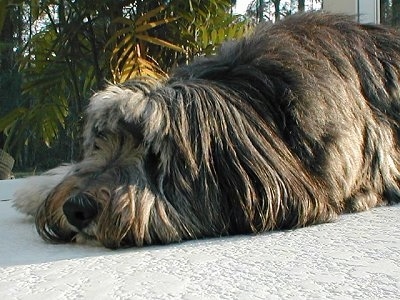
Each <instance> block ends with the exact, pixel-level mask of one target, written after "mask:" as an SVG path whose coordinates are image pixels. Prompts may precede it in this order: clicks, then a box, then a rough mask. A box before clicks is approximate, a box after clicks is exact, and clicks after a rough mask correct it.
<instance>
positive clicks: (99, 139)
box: [93, 131, 107, 150]
mask: <svg viewBox="0 0 400 300" xmlns="http://www.w3.org/2000/svg"><path fill="white" fill-rule="evenodd" d="M106 139H107V135H106V133H105V132H104V131H97V132H96V137H95V139H94V147H93V148H94V150H100V149H101V145H102V144H103V143H104V141H105V140H106Z"/></svg>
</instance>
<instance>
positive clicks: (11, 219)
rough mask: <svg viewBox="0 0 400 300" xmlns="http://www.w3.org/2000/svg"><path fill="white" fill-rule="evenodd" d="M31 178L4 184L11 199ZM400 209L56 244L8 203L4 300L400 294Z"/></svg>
mask: <svg viewBox="0 0 400 300" xmlns="http://www.w3.org/2000/svg"><path fill="white" fill-rule="evenodd" d="M20 184H23V181H13V182H12V183H11V182H10V181H8V182H7V181H0V195H3V196H2V198H4V199H6V198H8V196H7V195H8V194H10V193H11V192H12V189H15V188H17V187H18V185H20ZM399 224H400V206H395V207H382V208H378V209H374V210H372V211H369V212H365V213H360V214H353V215H344V216H342V217H341V218H340V219H339V220H338V221H337V222H335V223H331V224H323V225H318V226H313V227H309V228H304V229H298V230H294V231H285V232H273V233H266V234H261V235H256V236H236V237H228V238H219V239H208V240H198V241H190V242H185V243H181V244H175V245H169V246H157V247H147V248H141V249H137V248H132V249H126V250H118V251H111V250H107V249H103V248H96V247H89V246H79V245H53V244H47V243H45V242H43V241H42V240H41V239H40V238H39V236H38V235H37V234H36V231H35V228H34V225H33V220H32V219H31V218H28V217H25V216H23V215H21V214H19V213H18V212H16V211H14V209H13V208H12V207H11V202H10V201H4V200H3V201H0V234H1V239H0V240H1V243H0V298H1V299H7V300H8V299H78V298H80V299H82V298H83V299H399V297H400V230H399V229H400V225H399Z"/></svg>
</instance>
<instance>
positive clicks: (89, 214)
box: [63, 194, 98, 230]
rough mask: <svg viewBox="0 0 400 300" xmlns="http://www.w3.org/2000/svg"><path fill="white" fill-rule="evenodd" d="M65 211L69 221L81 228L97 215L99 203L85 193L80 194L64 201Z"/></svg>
mask: <svg viewBox="0 0 400 300" xmlns="http://www.w3.org/2000/svg"><path fill="white" fill-rule="evenodd" d="M63 212H64V214H65V216H66V218H67V220H68V222H69V223H70V224H71V225H73V226H75V227H76V228H77V229H79V230H81V229H83V228H85V227H87V226H88V225H89V224H90V222H91V221H93V219H94V218H95V217H96V216H97V214H98V205H97V202H96V200H95V199H93V198H91V197H89V196H87V195H85V194H78V195H76V196H73V197H71V198H69V199H68V200H67V201H66V202H65V203H64V206H63Z"/></svg>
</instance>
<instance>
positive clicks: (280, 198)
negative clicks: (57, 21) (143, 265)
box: [14, 13, 400, 248]
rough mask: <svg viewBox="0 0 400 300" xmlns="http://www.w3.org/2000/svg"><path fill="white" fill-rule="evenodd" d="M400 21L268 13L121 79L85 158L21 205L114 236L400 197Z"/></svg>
mask: <svg viewBox="0 0 400 300" xmlns="http://www.w3.org/2000/svg"><path fill="white" fill-rule="evenodd" d="M399 76H400V35H399V34H398V33H397V32H395V31H394V30H392V29H387V28H383V27H379V26H373V25H360V24H357V23H355V22H353V21H351V20H350V19H349V18H347V17H344V16H338V15H328V14H323V13H310V14H303V15H295V16H292V17H288V18H286V19H285V20H284V21H282V22H279V23H277V24H275V25H271V24H264V25H260V26H258V28H257V29H256V30H255V32H254V33H253V34H252V35H251V36H249V37H246V38H244V39H241V40H239V41H236V42H230V43H226V44H224V45H223V46H222V48H221V50H220V51H219V54H218V55H215V56H211V57H207V58H200V59H198V60H196V61H195V62H193V63H192V64H189V65H188V66H184V67H181V68H178V69H177V70H176V71H175V73H174V74H173V75H172V76H171V77H170V78H169V79H168V80H166V81H165V82H158V83H157V82H154V81H153V80H150V79H146V78H142V79H137V80H135V81H131V82H127V83H126V84H123V85H118V86H117V85H111V86H109V87H108V88H106V89H105V90H104V91H101V92H99V93H97V94H95V95H94V96H93V97H92V99H91V102H90V104H89V106H88V108H87V116H86V118H87V119H86V121H87V122H86V126H85V128H84V133H83V136H84V158H83V160H82V161H80V162H78V163H76V164H72V165H66V166H62V167H59V168H56V169H54V170H51V171H49V172H48V173H46V174H44V175H43V176H39V177H36V178H32V179H31V182H30V183H27V187H26V188H25V189H22V190H20V191H19V192H18V193H17V194H16V196H15V199H14V201H15V202H14V205H15V206H16V207H17V208H18V209H19V210H20V211H22V212H25V213H28V214H32V215H34V216H35V217H36V226H37V230H38V232H39V233H40V235H41V236H42V237H43V238H44V239H45V240H48V241H56V242H71V241H75V242H88V241H95V242H97V243H99V244H102V245H103V246H105V247H109V248H118V247H127V246H142V245H148V244H166V243H171V242H178V241H182V240H188V239H198V238H203V237H213V236H222V235H231V234H244V233H256V232H263V231H268V230H274V229H287V228H297V227H303V226H307V225H311V224H317V223H323V222H329V221H332V220H334V219H335V218H336V217H337V216H338V214H341V213H345V212H358V211H363V210H366V209H369V208H371V207H375V206H380V205H384V204H391V203H397V202H399V201H400V198H399V196H400V190H399V179H400V174H399V166H400V164H399V159H400V158H399V144H398V140H399V121H400V98H399V97H400V86H399V84H400V82H399Z"/></svg>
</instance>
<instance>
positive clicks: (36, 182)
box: [13, 165, 71, 216]
mask: <svg viewBox="0 0 400 300" xmlns="http://www.w3.org/2000/svg"><path fill="white" fill-rule="evenodd" d="M70 169H71V165H64V166H60V167H57V168H55V169H52V170H49V171H47V172H46V173H44V174H43V175H40V176H32V177H28V178H26V179H24V180H25V185H24V187H23V188H20V189H19V190H17V191H16V192H15V193H14V196H13V206H14V207H15V208H16V209H17V210H18V211H20V212H22V213H25V214H27V215H31V216H35V215H36V212H37V210H38V209H39V207H40V206H41V205H42V203H43V202H44V201H45V200H46V198H47V196H48V195H49V193H50V192H51V191H52V190H53V188H54V187H55V186H57V185H58V184H59V183H60V182H61V180H62V179H63V178H64V176H65V174H67V173H68V171H69V170H70Z"/></svg>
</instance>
